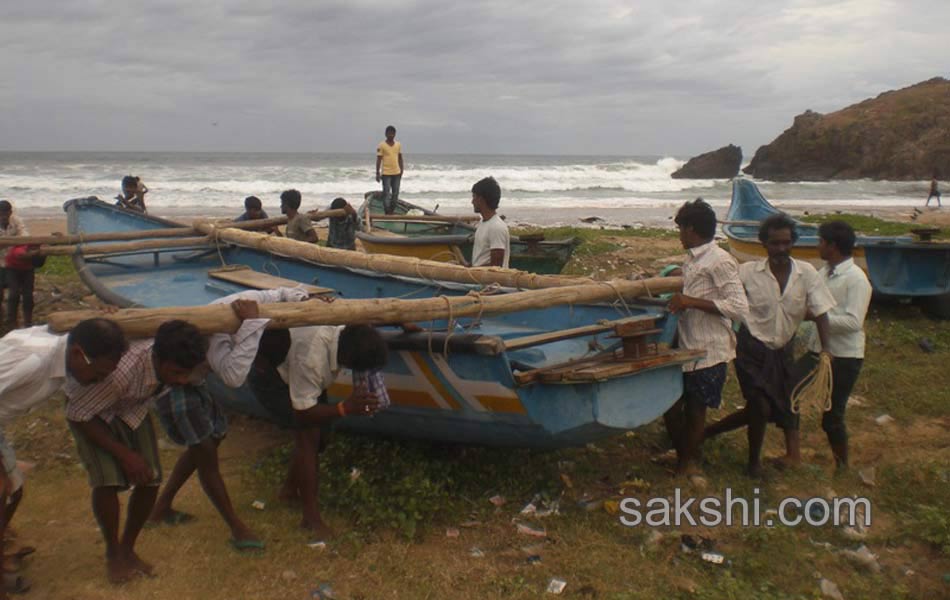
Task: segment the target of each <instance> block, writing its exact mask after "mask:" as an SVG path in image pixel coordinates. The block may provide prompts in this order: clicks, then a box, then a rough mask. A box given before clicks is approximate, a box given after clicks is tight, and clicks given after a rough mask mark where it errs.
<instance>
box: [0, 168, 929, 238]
mask: <svg viewBox="0 0 950 600" xmlns="http://www.w3.org/2000/svg"><path fill="white" fill-rule="evenodd" d="M682 164H683V161H682V160H680V159H678V158H674V157H663V158H655V157H654V158H611V157H605V158H596V157H573V158H572V157H537V156H534V157H517V156H477V157H472V156H421V155H420V156H415V157H413V156H410V157H409V160H408V164H407V168H406V174H405V176H404V178H403V181H402V197H403V198H404V199H406V200H408V201H410V202H415V203H417V204H420V205H422V206H426V207H430V208H431V207H433V206H435V205H439V206H440V211H443V212H463V213H468V212H470V211H471V194H470V190H471V186H472V184H473V183H474V182H475V181H477V180H478V179H480V178H482V177H485V176H487V175H492V176H494V177H495V178H496V179H497V180H498V182H499V183H500V184H501V186H502V190H503V192H502V210H503V212H505V213H506V214H508V215H509V216H511V217H514V218H519V217H520V216H525V215H530V216H531V217H532V218H535V219H540V222H555V221H558V220H561V219H564V217H565V214H567V213H570V214H571V215H575V216H576V214H580V213H590V214H591V215H594V214H596V212H597V211H605V212H606V213H608V214H611V215H614V217H615V218H620V217H617V216H616V215H617V214H626V213H616V212H615V211H625V210H628V211H632V212H633V213H639V214H642V215H644V217H645V218H648V219H655V220H663V221H666V220H668V216H669V215H670V214H672V213H673V212H674V211H675V209H676V208H677V207H678V206H680V205H681V204H682V203H683V201H684V200H689V199H692V198H695V197H697V196H702V197H704V198H705V199H706V200H707V201H709V202H710V203H711V204H712V205H713V206H714V207H716V208H717V210H719V211H722V210H724V209H725V207H726V206H728V203H729V198H730V192H731V186H730V182H729V181H726V180H682V179H680V180H678V179H672V178H671V177H670V174H671V173H672V172H673V171H674V170H676V169H677V168H679V167H680V166H682ZM373 168H374V165H373V162H372V157H371V156H370V159H369V160H367V157H366V156H362V155H360V156H357V155H304V154H288V155H264V154H261V155H251V154H247V155H240V154H222V155H215V154H170V153H151V154H150V153H138V154H102V153H100V154H95V153H87V154H15V153H9V152H7V153H0V198H5V199H9V200H11V201H13V202H14V204H15V206H16V207H17V210H19V211H22V212H24V213H27V214H28V213H29V212H30V210H41V211H42V212H50V211H54V210H58V209H59V207H60V206H61V205H62V203H63V202H64V201H65V200H68V199H70V198H76V197H84V196H90V195H95V196H98V197H100V198H101V199H103V200H109V199H111V198H112V197H114V196H115V194H116V193H117V192H118V188H119V180H120V179H121V177H122V176H123V175H126V174H128V173H132V174H135V175H140V176H141V177H142V179H143V180H144V181H145V182H146V184H147V185H148V186H149V188H150V190H151V193H150V194H149V195H148V197H147V200H148V203H149V206H150V207H152V209H153V211H154V212H160V211H162V210H171V211H176V210H177V211H185V212H189V213H196V214H197V213H200V212H201V211H207V212H209V213H228V212H235V211H237V212H239V211H240V210H241V208H242V200H243V198H244V197H245V196H248V195H256V196H259V197H260V198H261V199H262V200H263V201H264V205H265V207H266V208H267V209H268V210H271V211H275V212H276V209H277V206H278V204H279V200H278V196H279V194H280V192H281V191H283V190H285V189H288V188H291V187H293V188H296V189H298V190H300V191H301V192H302V194H303V197H304V205H305V206H307V207H317V206H323V205H326V204H328V203H329V202H330V200H332V199H333V198H334V197H336V196H344V197H347V198H349V199H350V200H351V201H353V202H359V201H360V200H361V198H362V195H363V193H364V192H366V191H368V190H371V189H378V186H379V184H377V183H376V182H375V180H374V170H373ZM926 185H927V184H926V182H873V181H867V180H861V181H855V182H823V183H813V182H810V183H774V182H762V183H761V189H762V191H763V193H764V194H765V196H766V197H767V198H769V199H770V200H771V201H772V202H773V203H775V204H776V205H778V206H783V205H789V206H795V207H802V208H809V207H815V208H823V209H828V208H829V207H841V208H847V207H854V208H856V209H865V208H877V207H909V206H914V205H918V204H921V203H922V198H923V197H925V196H926ZM572 218H573V217H572ZM624 219H625V220H634V221H635V220H637V219H639V217H638V215H637V214H631V215H630V217H629V218H627V217H624ZM568 220H570V219H568Z"/></svg>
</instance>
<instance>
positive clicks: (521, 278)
mask: <svg viewBox="0 0 950 600" xmlns="http://www.w3.org/2000/svg"><path fill="white" fill-rule="evenodd" d="M194 228H195V229H196V230H197V231H200V232H201V233H204V234H207V235H209V236H210V237H211V238H212V239H215V240H218V241H224V242H229V243H233V244H237V245H238V246H247V247H251V248H256V249H257V250H262V251H264V252H270V253H273V254H279V255H282V256H290V257H294V258H301V259H304V260H309V261H312V262H315V263H319V264H321V265H330V266H337V267H346V268H351V269H364V270H368V271H377V272H381V273H388V274H392V275H402V276H404V277H414V278H418V279H428V280H434V281H451V282H455V283H465V284H477V285H491V284H498V285H501V286H504V287H511V288H516V289H538V288H553V287H561V286H565V285H579V284H585V283H596V282H595V281H594V280H593V279H591V278H588V277H564V276H561V275H538V274H536V273H526V272H524V271H515V270H512V269H502V268H499V267H463V266H460V265H452V264H449V263H443V262H437V261H432V260H423V259H419V258H412V257H408V256H391V255H388V254H365V253H362V252H353V251H351V250H338V249H336V248H326V247H323V246H318V245H316V244H308V243H306V242H299V241H296V240H289V239H287V238H278V237H274V236H268V235H265V234H260V233H253V232H250V231H239V230H236V229H231V228H228V229H221V228H218V227H216V226H215V225H214V224H213V223H208V222H203V221H196V222H195V223H194Z"/></svg>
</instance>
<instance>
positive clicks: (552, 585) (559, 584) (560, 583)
mask: <svg viewBox="0 0 950 600" xmlns="http://www.w3.org/2000/svg"><path fill="white" fill-rule="evenodd" d="M566 587H567V582H566V581H564V580H563V579H557V578H554V579H552V580H551V581H550V582H549V583H548V593H549V594H560V593H561V592H563V591H564V588H566Z"/></svg>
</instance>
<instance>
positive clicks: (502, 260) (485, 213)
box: [472, 177, 511, 269]
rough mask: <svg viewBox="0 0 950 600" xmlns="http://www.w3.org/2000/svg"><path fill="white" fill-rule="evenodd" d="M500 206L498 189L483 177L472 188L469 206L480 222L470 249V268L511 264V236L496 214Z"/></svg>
mask: <svg viewBox="0 0 950 600" xmlns="http://www.w3.org/2000/svg"><path fill="white" fill-rule="evenodd" d="M499 202H501V187H500V186H499V185H498V182H497V181H495V178H494V177H486V178H484V179H481V180H479V181H478V182H476V183H475V185H473V186H472V206H473V207H474V208H475V212H477V213H478V214H480V215H481V216H482V220H481V221H480V222H479V223H478V227H476V229H475V240H474V243H473V246H472V266H473V267H504V268H505V269H507V268H508V263H509V261H510V260H511V235H510V234H509V233H508V224H507V223H505V222H504V221H503V220H502V218H501V215H499V214H498V213H497V212H496V211H497V210H498V204H499Z"/></svg>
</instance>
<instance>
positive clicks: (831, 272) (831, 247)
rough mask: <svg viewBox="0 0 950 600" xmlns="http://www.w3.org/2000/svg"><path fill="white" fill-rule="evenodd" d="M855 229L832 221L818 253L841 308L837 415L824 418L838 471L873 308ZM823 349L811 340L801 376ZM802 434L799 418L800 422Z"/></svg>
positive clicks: (834, 335)
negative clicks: (856, 254)
mask: <svg viewBox="0 0 950 600" xmlns="http://www.w3.org/2000/svg"><path fill="white" fill-rule="evenodd" d="M854 243H855V233H854V229H853V228H852V227H851V226H850V225H848V224H847V223H845V222H844V221H829V222H827V223H822V224H821V225H820V226H819V227H818V253H819V254H820V255H821V259H822V260H824V261H825V265H824V266H823V267H821V269H819V270H818V276H819V277H820V278H821V279H822V281H824V282H825V285H827V286H828V289H829V290H830V291H831V295H832V296H834V299H835V302H836V304H835V306H834V308H832V309H831V310H830V311H829V312H828V324H829V338H828V346H827V348H828V352H830V353H831V356H832V359H831V373H832V390H831V410H829V411H827V412H825V413H824V414H823V415H822V418H821V428H822V429H823V430H824V431H825V435H827V436H828V443H829V445H830V446H831V452H832V454H834V459H835V466H836V467H837V469H838V470H839V471H840V470H844V469H847V468H848V430H847V427H846V426H845V419H844V417H845V409H846V408H847V406H848V397H849V396H850V395H851V390H852V388H854V384H855V382H857V380H858V375H859V374H860V373H861V366H862V365H863V363H864V343H865V336H864V319H865V317H866V316H867V312H868V306H869V305H870V304H871V284H870V282H869V281H868V277H867V275H865V274H864V271H862V270H861V268H860V267H858V266H857V265H855V264H854V259H853V258H851V253H852V251H853V250H854ZM820 351H821V346H820V345H819V343H818V340H817V339H815V336H814V335H812V336H810V339H809V340H808V353H806V354H805V355H804V356H803V357H802V358H801V359H800V360H799V362H798V363H797V364H796V365H795V370H796V371H797V373H798V374H799V375H801V376H804V375H805V374H806V373H809V372H811V370H812V369H814V368H815V367H816V366H817V365H818V360H819V352H820ZM794 425H795V429H796V430H797V429H798V419H797V418H796V419H795V421H794Z"/></svg>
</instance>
